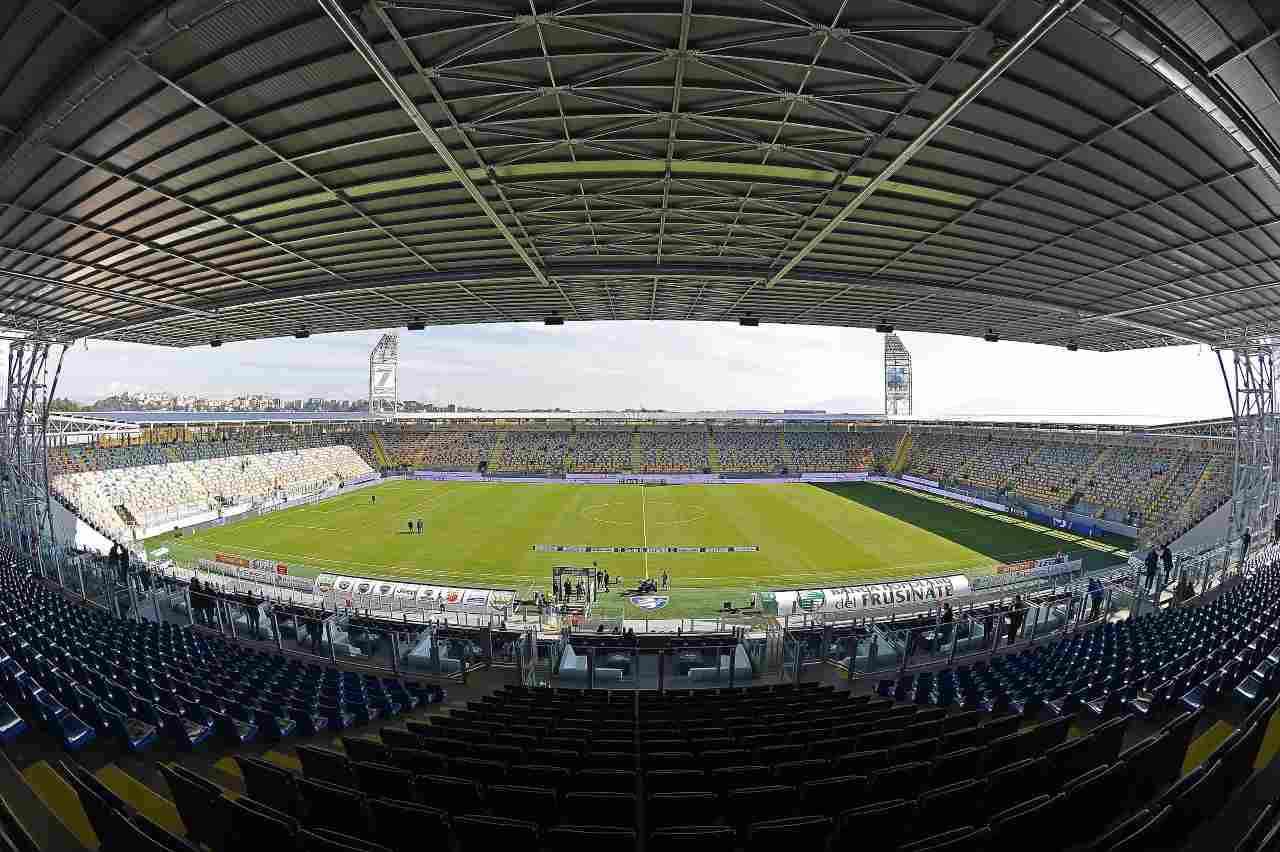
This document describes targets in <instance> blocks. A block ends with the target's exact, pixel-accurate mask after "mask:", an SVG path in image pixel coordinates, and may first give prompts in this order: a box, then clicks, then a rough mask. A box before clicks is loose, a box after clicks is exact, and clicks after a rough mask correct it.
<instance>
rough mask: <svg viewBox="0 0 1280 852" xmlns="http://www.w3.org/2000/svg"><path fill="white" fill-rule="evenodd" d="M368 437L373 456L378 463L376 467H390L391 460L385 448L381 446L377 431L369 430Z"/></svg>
mask: <svg viewBox="0 0 1280 852" xmlns="http://www.w3.org/2000/svg"><path fill="white" fill-rule="evenodd" d="M369 438H370V439H371V441H372V442H373V458H374V461H376V462H377V463H378V467H379V468H382V469H385V468H389V467H392V464H391V460H390V459H389V458H388V457H387V449H386V447H385V446H383V443H382V438H381V436H379V435H378V433H377V432H370V433H369Z"/></svg>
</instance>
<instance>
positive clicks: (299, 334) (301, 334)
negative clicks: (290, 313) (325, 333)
mask: <svg viewBox="0 0 1280 852" xmlns="http://www.w3.org/2000/svg"><path fill="white" fill-rule="evenodd" d="M293 336H294V337H296V338H298V339H299V340H306V339H307V338H308V337H310V336H311V329H309V328H300V329H298V330H297V331H296V332H294V334H293Z"/></svg>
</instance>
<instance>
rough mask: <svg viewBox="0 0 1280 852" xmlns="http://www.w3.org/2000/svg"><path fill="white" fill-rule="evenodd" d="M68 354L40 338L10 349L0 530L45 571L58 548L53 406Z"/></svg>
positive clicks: (63, 346) (0, 436)
mask: <svg viewBox="0 0 1280 852" xmlns="http://www.w3.org/2000/svg"><path fill="white" fill-rule="evenodd" d="M59 347H60V348H59ZM66 352H67V343H66V342H65V341H61V342H59V341H55V340H54V339H53V338H52V337H50V336H47V335H45V334H43V333H41V332H35V333H32V334H30V335H28V336H27V337H25V338H22V339H17V340H11V341H10V343H9V371H8V375H7V382H6V386H5V397H4V428H3V430H0V516H2V517H3V521H2V522H0V526H2V527H3V535H4V537H5V539H6V540H7V541H8V542H9V543H10V544H11V545H13V546H14V547H15V548H16V549H18V550H20V551H22V552H24V553H27V554H28V555H30V556H31V557H32V558H34V559H35V560H36V561H37V563H38V564H39V565H40V566H41V567H42V570H43V565H44V556H45V549H46V547H48V546H50V545H52V544H54V543H55V542H54V540H53V523H52V519H51V515H52V507H51V506H50V503H49V467H48V450H49V443H48V426H49V405H50V403H51V402H52V401H53V398H54V393H55V392H56V391H57V387H58V378H59V377H60V376H61V375H62V359H63V356H65V355H66Z"/></svg>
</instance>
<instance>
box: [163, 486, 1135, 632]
mask: <svg viewBox="0 0 1280 852" xmlns="http://www.w3.org/2000/svg"><path fill="white" fill-rule="evenodd" d="M637 489H638V486H621V485H575V484H568V483H563V484H562V483H554V484H541V483H536V484H535V483H529V484H521V483H490V482H485V483H475V482H430V481H414V480H408V481H395V482H388V483H386V484H383V485H380V486H377V487H375V488H371V489H363V490H360V491H356V492H351V493H349V494H344V495H342V496H339V497H336V498H333V499H331V500H327V501H325V502H324V503H320V504H313V505H310V506H305V507H300V508H297V509H290V510H286V511H283V512H278V513H274V514H271V515H266V516H263V517H260V518H254V519H250V520H246V521H242V522H233V523H230V524H228V525H226V526H223V527H217V528H214V529H211V530H206V531H205V532H203V533H200V534H198V535H194V536H183V537H180V538H174V537H173V536H172V535H168V536H161V537H158V538H156V539H152V540H151V541H149V542H148V545H149V546H150V547H157V546H160V545H164V546H167V547H169V548H170V549H171V550H172V551H173V553H174V555H175V557H176V558H178V559H183V560H195V559H197V558H208V557H210V556H212V554H213V553H215V552H217V551H224V552H229V553H238V554H240V555H242V556H245V557H251V558H275V559H279V560H281V561H284V562H286V563H288V564H289V565H290V566H291V571H292V572H293V573H295V574H301V575H304V576H309V575H313V574H316V573H320V572H329V573H348V574H356V575H363V576H375V577H387V578H392V579H405V580H423V581H435V582H440V583H448V584H455V585H475V586H490V587H499V588H513V589H516V590H518V591H520V592H521V593H525V592H526V591H528V590H529V589H530V587H533V588H541V589H546V590H549V586H550V573H551V569H552V567H553V566H555V565H565V564H568V565H585V564H590V563H591V562H596V563H598V564H599V567H601V568H607V569H608V570H609V572H610V574H611V575H612V576H613V577H614V578H625V580H626V581H627V582H628V583H630V582H632V581H634V580H635V579H637V578H639V577H640V576H642V575H643V573H644V557H643V556H642V555H641V554H612V553H611V554H591V555H587V554H554V553H536V552H534V551H533V550H532V549H531V545H534V544H567V545H595V546H629V545H639V544H641V543H642V542H643V541H644V540H645V539H646V537H647V540H648V543H649V544H650V545H651V546H667V545H675V546H720V545H757V546H759V547H760V552H758V553H749V554H743V553H735V554H651V555H650V557H649V571H650V574H651V575H654V576H656V575H660V574H661V573H662V572H664V571H665V572H667V573H668V574H669V575H670V576H671V581H672V589H671V594H672V601H671V604H670V605H669V606H668V607H667V608H666V609H663V610H661V611H660V612H658V613H656V614H651V615H659V616H662V617H668V616H670V617H675V616H687V615H707V614H709V613H710V612H711V611H712V610H715V609H718V608H719V606H720V603H721V602H722V601H725V600H731V601H733V602H735V603H737V604H745V603H746V596H747V595H748V594H749V593H750V592H751V591H754V590H759V589H767V588H811V587H815V586H834V585H843V584H847V583H853V582H860V581H866V580H884V579H890V578H895V577H913V576H920V575H926V574H937V573H949V572H957V571H959V572H965V573H970V574H977V573H985V572H988V571H990V570H992V567H993V566H994V565H997V564H999V563H1002V562H1006V561H1013V560H1017V559H1026V558H1032V557H1037V556H1044V555H1047V554H1050V553H1053V552H1054V551H1055V550H1057V549H1058V548H1059V547H1060V546H1063V544H1064V543H1063V542H1061V541H1060V540H1059V539H1058V538H1057V537H1055V535H1053V533H1054V532H1056V531H1050V530H1046V529H1044V528H1041V527H1038V526H1037V525H1035V524H1028V523H1027V522H1025V521H1022V520H1021V519H1014V520H1016V523H1010V522H1009V521H1010V520H1011V519H1010V518H1008V517H1006V516H1002V515H998V514H992V513H989V512H987V510H982V511H981V512H980V513H974V512H970V511H966V510H964V509H958V508H956V507H955V505H954V504H952V503H951V502H950V501H942V500H938V499H936V498H924V497H921V496H920V495H918V494H915V493H912V492H908V491H905V490H897V489H891V488H886V487H882V486H879V485H875V484H872V483H841V484H833V485H822V486H815V485H808V484H799V483H785V484H757V485H686V486H670V487H651V488H647V489H645V492H644V499H645V511H644V524H643V525H642V522H641V521H642V518H641V511H640V499H639V498H640V495H638V494H636V493H635V492H636V491H637ZM375 496H376V498H377V499H376V502H375V501H374V500H373V498H374V497H375ZM419 517H421V518H422V519H423V523H424V530H423V534H422V535H417V534H416V533H414V534H410V533H408V532H407V527H406V524H407V522H408V521H409V520H414V521H416V520H417V519H418V518H419ZM330 530H333V531H330ZM1066 546H1067V547H1068V548H1071V547H1073V545H1072V544H1070V543H1067V544H1066ZM1106 546H1108V547H1109V546H1110V545H1109V544H1107V545H1106ZM1091 558H1093V559H1096V560H1102V561H1103V562H1105V564H1110V563H1111V562H1114V561H1116V558H1117V557H1115V556H1112V555H1110V554H1106V553H1097V554H1094V555H1093V556H1092V557H1091ZM600 609H601V611H603V612H604V613H606V614H628V615H633V616H638V615H643V613H641V611H639V610H636V609H634V608H633V607H631V605H630V604H629V603H627V602H626V601H625V600H624V599H623V598H621V597H618V596H612V597H611V598H610V599H608V600H606V601H604V602H603V603H602V604H601V607H600Z"/></svg>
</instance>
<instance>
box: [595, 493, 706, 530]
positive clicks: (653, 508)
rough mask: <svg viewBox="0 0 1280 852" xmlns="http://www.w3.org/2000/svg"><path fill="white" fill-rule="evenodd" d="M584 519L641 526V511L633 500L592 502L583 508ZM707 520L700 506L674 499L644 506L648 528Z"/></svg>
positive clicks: (614, 524)
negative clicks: (689, 504)
mask: <svg viewBox="0 0 1280 852" xmlns="http://www.w3.org/2000/svg"><path fill="white" fill-rule="evenodd" d="M581 514H582V517H584V518H586V519H587V520H589V521H595V522H596V523H597V524H609V525H611V526H637V527H638V526H640V524H641V522H642V517H641V509H640V507H639V506H637V505H636V504H635V503H634V502H632V501H624V500H618V501H613V502H609V503H593V504H591V505H590V506H584V507H583V508H582V512H581ZM706 517H707V510H706V509H704V508H702V507H701V506H697V505H694V506H688V505H685V504H682V503H676V502H674V501H672V500H650V501H648V502H647V503H645V506H644V516H643V522H644V524H645V526H646V527H648V528H649V529H652V528H654V527H672V526H681V525H683V524H692V523H696V522H698V521H701V520H702V519H704V518H706Z"/></svg>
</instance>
